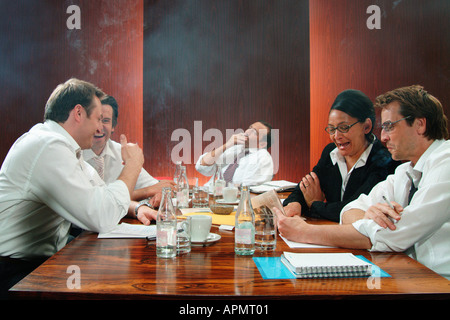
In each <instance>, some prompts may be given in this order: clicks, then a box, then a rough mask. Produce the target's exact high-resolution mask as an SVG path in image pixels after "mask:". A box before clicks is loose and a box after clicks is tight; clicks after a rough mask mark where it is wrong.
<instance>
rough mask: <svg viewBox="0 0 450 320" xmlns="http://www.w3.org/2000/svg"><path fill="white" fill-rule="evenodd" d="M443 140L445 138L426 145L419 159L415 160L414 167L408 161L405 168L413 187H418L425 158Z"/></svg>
mask: <svg viewBox="0 0 450 320" xmlns="http://www.w3.org/2000/svg"><path fill="white" fill-rule="evenodd" d="M444 142H445V140H435V141H433V143H432V144H431V145H430V146H429V147H428V149H427V150H425V152H424V153H423V154H422V155H421V156H420V158H419V160H418V161H417V163H416V165H415V166H414V167H413V166H412V163H411V162H410V163H409V166H408V167H407V168H406V172H408V173H409V174H410V175H411V177H412V179H413V183H414V186H415V187H418V185H419V182H420V178H421V177H422V173H423V169H424V166H425V163H426V161H427V159H428V158H429V157H430V155H431V154H432V153H433V151H434V150H436V149H437V148H438V147H439V146H440V145H441V144H442V143H444Z"/></svg>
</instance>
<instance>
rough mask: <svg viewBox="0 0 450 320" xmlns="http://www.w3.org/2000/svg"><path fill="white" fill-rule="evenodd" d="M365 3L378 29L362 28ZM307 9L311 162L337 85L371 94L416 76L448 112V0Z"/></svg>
mask: <svg viewBox="0 0 450 320" xmlns="http://www.w3.org/2000/svg"><path fill="white" fill-rule="evenodd" d="M370 5H377V6H378V7H379V8H380V12H381V29H373V30H370V29H368V28H367V25H366V21H367V19H368V18H369V17H370V16H371V14H367V13H366V10H367V8H368V7H369V6H370ZM309 10H310V44H311V47H310V56H311V138H310V141H311V143H310V145H311V167H312V166H314V165H315V164H316V163H317V161H318V159H319V158H320V154H321V152H322V149H323V146H324V145H325V144H326V143H329V141H330V139H329V136H328V135H327V134H326V132H325V131H324V128H325V127H326V125H327V123H328V112H329V109H330V107H331V104H332V103H333V101H334V99H335V97H336V96H337V95H338V94H339V92H341V91H342V90H345V89H349V88H352V89H358V90H361V91H363V92H364V93H365V94H367V95H368V96H369V98H371V99H372V100H374V99H375V98H376V97H377V96H378V95H379V94H382V93H384V92H387V91H389V90H392V89H395V88H398V87H403V86H408V85H413V84H420V85H423V86H424V87H425V89H427V90H428V92H429V93H431V94H433V95H434V96H435V97H437V98H438V99H439V100H440V101H441V103H442V104H443V105H444V107H445V112H446V115H447V117H449V116H450V103H449V101H450V90H449V88H450V38H449V32H450V20H449V18H448V17H449V14H450V2H449V1H446V0H430V1H422V0H409V1H387V0H377V1H374V0H358V1H354V0H340V1H328V0H313V1H310V8H309ZM378 125H379V116H378ZM379 132H380V129H379V128H378V129H377V130H376V133H378V134H379ZM378 136H379V135H378Z"/></svg>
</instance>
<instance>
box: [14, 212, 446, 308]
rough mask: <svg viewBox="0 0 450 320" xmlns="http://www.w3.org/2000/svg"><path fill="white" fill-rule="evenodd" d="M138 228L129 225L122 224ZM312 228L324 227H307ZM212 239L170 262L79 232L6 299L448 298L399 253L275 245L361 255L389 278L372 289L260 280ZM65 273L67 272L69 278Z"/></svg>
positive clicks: (140, 244) (339, 282)
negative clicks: (73, 283) (75, 278)
mask: <svg viewBox="0 0 450 320" xmlns="http://www.w3.org/2000/svg"><path fill="white" fill-rule="evenodd" d="M133 221H134V222H136V221H135V220H129V221H127V222H133ZM312 223H329V222H323V221H312ZM211 232H214V233H217V234H219V235H220V236H221V239H220V240H219V241H218V242H216V243H214V244H212V245H209V246H206V247H195V246H194V247H192V251H191V252H190V253H188V254H184V255H180V256H177V257H176V258H173V259H162V258H158V257H156V247H155V241H147V240H145V239H98V238H97V234H96V233H91V232H84V233H82V234H81V235H80V236H78V237H77V238H76V239H75V240H73V241H72V242H70V243H69V244H68V245H67V246H66V247H64V248H63V249H62V250H60V251H59V252H57V253H56V254H55V255H54V256H52V257H51V258H49V259H48V260H47V261H46V262H45V263H43V264H42V265H41V266H40V267H39V268H37V269H36V270H34V271H33V272H32V273H31V274H29V275H28V276H27V277H26V278H24V279H23V280H22V281H21V282H19V283H18V284H16V285H15V286H14V287H13V288H12V289H11V293H12V295H13V297H14V298H19V299H132V300H136V299H184V300H191V299H195V300H202V301H204V300H205V299H233V300H234V299H252V300H253V299H266V300H270V299H280V300H281V299H282V300H289V299H354V298H357V299H405V298H412V299H424V298H426V299H449V298H450V281H448V280H447V279H445V278H443V277H441V276H440V275H438V274H436V273H435V272H433V271H431V270H430V269H428V268H426V267H424V266H423V265H421V264H420V263H418V262H417V261H415V260H413V259H411V258H409V257H408V256H407V255H405V254H403V253H371V252H368V251H366V250H344V249H337V248H327V249H325V248H321V249H318V248H315V249H311V248H309V249H305V248H303V249H291V248H289V247H288V246H287V244H286V243H285V242H284V241H283V240H282V239H280V238H278V243H277V248H276V250H275V251H273V252H269V253H264V252H259V251H257V252H256V253H255V254H254V256H253V257H260V256H263V257H264V256H269V257H272V256H273V257H279V256H280V255H281V253H282V252H283V251H291V252H352V253H354V254H358V255H363V256H365V257H366V258H367V259H369V260H370V261H372V262H373V263H375V264H376V265H377V266H379V267H380V268H381V269H383V270H384V271H385V272H387V273H388V274H389V275H390V276H391V277H385V278H379V279H378V280H379V282H378V286H377V287H378V288H369V286H368V279H367V278H341V279H278V280H265V279H263V278H262V276H261V274H260V272H259V270H258V268H257V266H256V265H255V263H254V261H253V259H252V257H251V256H250V257H242V256H237V255H235V253H234V231H224V230H219V228H218V226H213V227H212V229H211ZM71 266H75V267H76V268H79V272H80V273H79V274H80V278H79V279H80V288H73V289H72V288H69V287H70V286H68V285H67V283H68V279H69V277H70V276H71V275H72V273H71V272H72V269H70V268H73V267H71ZM68 272H69V273H68Z"/></svg>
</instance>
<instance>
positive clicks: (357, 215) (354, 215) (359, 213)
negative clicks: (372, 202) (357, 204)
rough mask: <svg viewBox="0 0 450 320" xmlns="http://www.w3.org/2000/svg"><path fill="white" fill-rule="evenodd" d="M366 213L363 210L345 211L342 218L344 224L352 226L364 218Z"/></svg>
mask: <svg viewBox="0 0 450 320" xmlns="http://www.w3.org/2000/svg"><path fill="white" fill-rule="evenodd" d="M364 214H365V212H364V211H363V210H361V209H350V210H348V211H345V212H344V213H343V214H342V217H341V223H342V224H351V223H353V222H355V221H358V220H361V219H363V218H364Z"/></svg>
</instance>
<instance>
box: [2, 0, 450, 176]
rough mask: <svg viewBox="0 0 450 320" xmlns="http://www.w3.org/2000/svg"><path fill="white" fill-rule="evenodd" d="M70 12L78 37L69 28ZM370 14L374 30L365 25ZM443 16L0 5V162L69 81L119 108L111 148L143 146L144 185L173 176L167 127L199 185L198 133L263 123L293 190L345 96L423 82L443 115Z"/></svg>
mask: <svg viewBox="0 0 450 320" xmlns="http://www.w3.org/2000/svg"><path fill="white" fill-rule="evenodd" d="M71 4H75V5H78V6H79V7H80V9H81V19H82V21H81V30H68V29H67V27H66V20H67V18H68V17H69V14H67V13H66V9H67V7H68V6H69V5H71ZM372 4H375V5H377V6H379V7H380V9H381V29H380V30H369V29H368V28H367V26H366V21H367V18H368V17H369V15H370V14H367V13H366V10H367V7H368V6H369V5H372ZM449 14H450V2H448V1H447V0H429V1H421V0H409V1H388V0H359V1H354V0H340V1H328V0H311V1H307V0H301V1H298V0H281V1H244V0H232V1H176V0H165V1H161V0H159V1H157V0H132V1H130V0H115V1H108V0H96V1H92V0H73V1H65V0H49V1H26V0H19V1H1V2H0V39H1V41H0V55H1V56H0V88H1V93H2V98H1V99H0V117H1V118H2V119H3V126H2V129H1V133H2V139H1V140H0V160H1V161H2V160H3V158H4V157H5V156H6V153H7V152H8V150H9V148H10V146H11V145H12V143H13V142H14V141H15V140H16V139H17V138H18V137H19V136H20V135H21V134H22V133H23V132H25V131H27V130H29V128H30V127H31V126H33V125H34V124H35V123H37V122H40V121H42V116H43V111H44V105H45V102H46V101H47V99H48V96H49V95H50V93H51V91H52V90H53V89H54V88H55V87H56V86H57V85H58V84H59V83H61V82H64V81H65V80H67V79H68V78H70V77H78V78H80V79H84V80H87V81H91V82H93V83H95V84H97V85H98V86H99V87H101V88H103V89H104V90H105V91H106V92H107V93H109V94H111V95H113V96H115V97H116V98H117V100H118V102H119V105H120V115H119V126H118V128H117V130H116V133H115V135H114V137H113V138H114V139H116V140H118V137H119V134H120V133H126V134H127V136H128V138H129V140H130V141H133V142H138V143H139V144H140V145H142V146H143V148H144V153H145V156H146V163H145V167H146V169H147V170H149V172H150V173H151V174H153V175H154V176H171V175H172V174H173V166H172V161H171V160H172V157H171V153H172V150H173V148H174V147H176V146H177V145H178V143H179V142H180V141H171V138H172V133H174V131H175V130H176V129H183V128H184V129H186V130H187V131H188V132H190V133H191V137H192V141H191V147H192V148H191V152H192V153H191V155H190V157H191V162H192V164H191V165H189V166H188V173H189V175H190V176H198V177H199V178H200V181H201V182H205V181H206V180H207V178H205V177H202V176H200V175H199V174H198V173H196V172H195V169H194V167H193V163H194V162H195V160H196V158H195V156H197V155H198V150H197V151H195V150H194V149H195V145H194V142H193V141H194V139H197V140H198V139H199V138H200V140H201V141H202V143H201V147H200V148H199V150H200V151H203V150H204V149H205V148H206V147H207V146H208V145H210V144H211V141H209V140H208V138H207V137H206V135H205V133H206V132H207V130H208V129H212V128H216V129H218V130H220V131H221V132H222V133H224V135H225V130H226V129H237V128H242V129H245V128H246V127H248V125H249V124H251V123H252V122H254V121H257V120H260V119H263V120H266V121H268V122H270V123H272V125H273V127H274V128H275V129H277V130H279V148H278V152H279V154H278V156H277V157H278V160H279V164H278V166H279V170H278V173H277V174H276V175H275V179H288V180H294V181H296V180H299V179H300V178H301V177H302V176H303V175H304V174H305V173H306V172H307V171H309V170H310V168H311V167H312V166H313V165H314V164H315V163H316V162H317V159H318V158H319V156H320V152H321V151H322V149H323V147H324V146H325V145H326V144H327V143H328V141H329V137H328V136H327V135H326V133H325V132H324V130H323V128H324V127H325V126H326V124H327V118H328V110H329V107H330V106H331V103H332V101H333V100H334V98H335V96H336V95H337V94H338V93H339V92H340V91H342V90H344V89H347V88H355V89H360V90H362V91H364V92H365V93H366V94H367V95H368V96H369V97H370V98H371V99H374V98H375V97H376V96H377V95H378V94H380V93H383V92H385V91H388V90H391V89H393V88H396V87H400V86H405V85H410V84H422V85H424V86H425V88H426V89H427V90H428V91H429V92H430V93H432V94H433V95H435V96H436V97H438V98H439V99H440V100H441V102H442V103H443V105H444V108H445V110H446V114H447V116H449V115H450V106H449V103H448V101H450V91H449V90H448V88H449V87H450V83H449V81H450V80H449V79H450V61H449V59H450V48H449V47H450V39H449V37H448V34H449V32H450V25H449V19H448V16H449ZM144 17H145V19H144ZM143 26H144V27H143ZM194 121H198V122H197V123H201V128H199V127H197V129H200V135H199V136H197V137H196V136H194ZM272 151H273V150H272Z"/></svg>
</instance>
